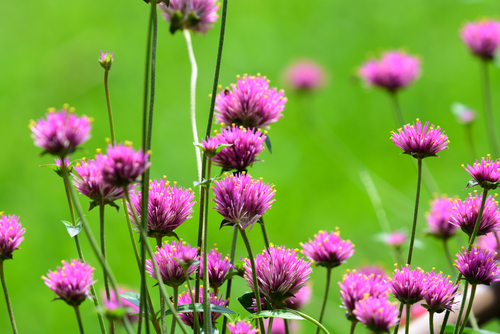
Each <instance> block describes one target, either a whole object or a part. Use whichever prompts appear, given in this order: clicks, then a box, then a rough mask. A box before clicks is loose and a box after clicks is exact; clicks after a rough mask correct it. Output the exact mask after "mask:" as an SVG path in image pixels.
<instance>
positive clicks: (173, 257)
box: [146, 239, 199, 286]
mask: <svg viewBox="0 0 500 334" xmlns="http://www.w3.org/2000/svg"><path fill="white" fill-rule="evenodd" d="M197 260H198V250H197V249H196V248H195V247H191V246H189V245H188V244H187V243H186V242H183V241H182V239H181V241H174V242H172V244H169V243H168V242H165V243H163V245H162V247H161V248H160V247H158V246H156V252H155V253H154V256H153V259H152V260H146V272H147V273H148V274H149V275H150V276H151V277H153V278H154V279H158V277H156V273H155V269H154V265H153V261H155V262H156V264H157V265H158V269H159V270H160V275H161V279H162V280H163V283H165V284H166V285H168V286H179V285H181V284H182V283H184V282H185V281H186V274H185V272H184V269H183V268H182V267H183V265H186V266H187V265H189V269H188V271H187V272H188V276H189V275H191V274H193V273H194V272H195V271H196V270H197V269H198V267H199V263H198V262H196V261H197ZM179 261H180V262H182V264H181V263H179Z"/></svg>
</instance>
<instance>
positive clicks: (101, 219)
mask: <svg viewBox="0 0 500 334" xmlns="http://www.w3.org/2000/svg"><path fill="white" fill-rule="evenodd" d="M99 222H100V227H101V230H100V232H101V233H100V236H101V253H102V257H103V259H104V260H105V261H106V238H105V237H104V204H101V205H99ZM104 287H105V289H106V299H107V300H111V295H110V293H109V282H108V275H107V274H106V272H104Z"/></svg>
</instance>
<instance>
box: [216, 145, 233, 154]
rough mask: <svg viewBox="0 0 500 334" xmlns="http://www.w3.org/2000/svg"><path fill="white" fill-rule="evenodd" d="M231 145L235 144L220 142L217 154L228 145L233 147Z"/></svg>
mask: <svg viewBox="0 0 500 334" xmlns="http://www.w3.org/2000/svg"><path fill="white" fill-rule="evenodd" d="M231 146H233V144H219V145H217V148H216V149H215V154H217V153H219V152H220V151H222V149H224V148H226V147H231Z"/></svg>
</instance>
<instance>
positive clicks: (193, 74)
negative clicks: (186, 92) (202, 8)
mask: <svg viewBox="0 0 500 334" xmlns="http://www.w3.org/2000/svg"><path fill="white" fill-rule="evenodd" d="M182 32H183V33H184V38H186V46H187V50H188V55H189V62H190V63H191V91H190V95H191V96H190V99H191V101H190V102H191V103H190V115H191V127H192V128H193V138H194V143H195V144H198V143H199V141H198V130H197V129H196V79H197V77H198V65H196V59H195V58H194V52H193V44H192V43H191V33H190V32H189V30H188V29H184V30H182ZM195 151H196V166H197V167H198V181H200V182H201V154H200V149H199V148H198V147H197V146H195Z"/></svg>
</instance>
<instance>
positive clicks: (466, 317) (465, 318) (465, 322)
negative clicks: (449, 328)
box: [459, 284, 477, 334]
mask: <svg viewBox="0 0 500 334" xmlns="http://www.w3.org/2000/svg"><path fill="white" fill-rule="evenodd" d="M476 287H477V284H472V289H471V291H470V297H469V306H468V307H467V312H465V317H464V323H463V324H462V327H461V328H460V332H459V334H462V333H463V332H464V329H465V325H466V324H467V319H469V315H470V312H471V310H472V304H473V303H474V296H475V295H476Z"/></svg>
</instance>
